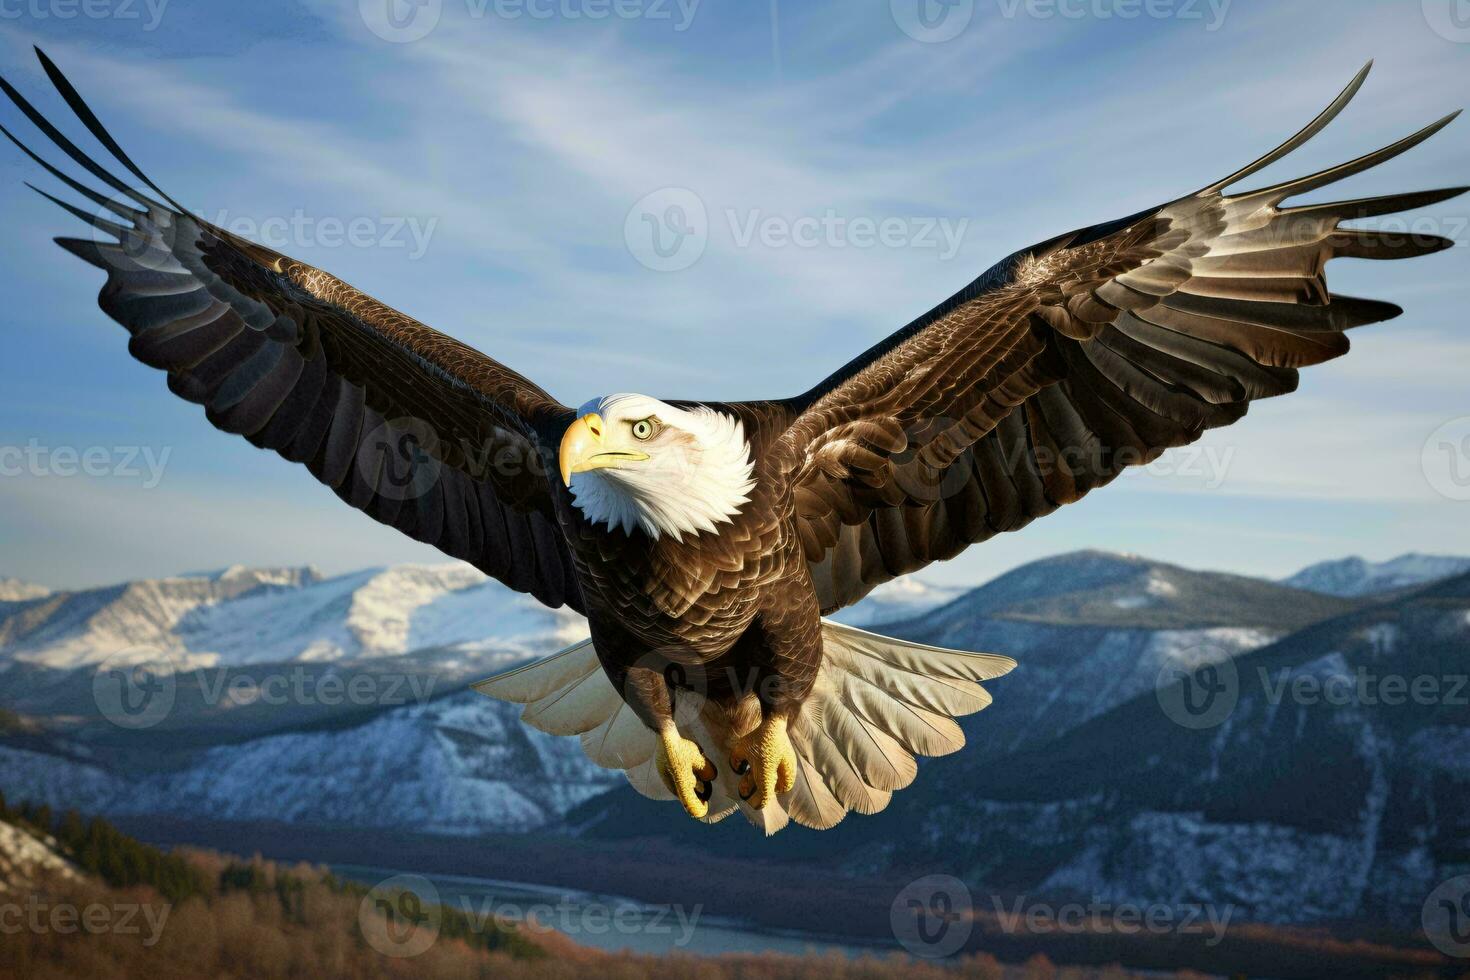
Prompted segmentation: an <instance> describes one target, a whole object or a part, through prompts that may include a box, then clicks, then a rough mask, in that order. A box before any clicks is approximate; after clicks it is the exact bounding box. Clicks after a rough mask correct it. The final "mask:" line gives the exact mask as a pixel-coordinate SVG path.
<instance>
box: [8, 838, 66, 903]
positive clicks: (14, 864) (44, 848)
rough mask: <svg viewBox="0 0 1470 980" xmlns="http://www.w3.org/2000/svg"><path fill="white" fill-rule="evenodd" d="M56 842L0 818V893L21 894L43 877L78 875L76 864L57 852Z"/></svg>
mask: <svg viewBox="0 0 1470 980" xmlns="http://www.w3.org/2000/svg"><path fill="white" fill-rule="evenodd" d="M55 844H56V841H54V840H52V839H51V838H49V837H48V838H44V839H43V838H40V837H37V836H36V835H34V834H32V833H31V832H30V831H28V830H23V829H22V828H20V827H17V826H15V825H14V824H10V823H6V822H5V821H3V820H0V895H4V894H6V893H7V892H8V893H11V894H16V895H19V894H24V893H25V892H27V891H29V890H31V889H32V888H34V887H36V885H37V883H38V882H39V881H40V880H41V879H43V878H63V879H68V880H72V881H75V880H78V879H80V878H81V874H80V873H79V872H78V871H77V868H76V865H74V864H72V863H71V862H70V861H68V860H67V859H66V858H64V857H62V856H61V855H60V854H59V853H57V851H56V847H55Z"/></svg>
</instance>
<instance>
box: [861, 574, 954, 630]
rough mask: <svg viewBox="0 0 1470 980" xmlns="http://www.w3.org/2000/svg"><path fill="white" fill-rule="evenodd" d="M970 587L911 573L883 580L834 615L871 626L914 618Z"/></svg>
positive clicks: (948, 600)
mask: <svg viewBox="0 0 1470 980" xmlns="http://www.w3.org/2000/svg"><path fill="white" fill-rule="evenodd" d="M968 591H969V589H968V588H967V587H965V586H957V585H933V584H931V583H929V582H925V581H923V580H921V579H917V578H913V577H912V576H910V577H907V578H899V579H894V580H893V581H892V582H884V583H883V584H882V585H880V586H878V587H877V588H876V589H874V590H873V591H872V592H869V593H868V594H867V595H866V596H865V597H863V600H862V601H861V602H859V603H858V604H857V605H855V606H850V607H848V608H847V609H842V610H839V611H838V612H837V614H836V615H834V616H832V618H833V619H835V620H836V621H837V622H839V623H846V624H847V625H848V626H858V627H861V628H863V629H869V628H871V627H874V626H877V625H880V624H882V623H896V622H899V621H900V620H905V619H913V618H914V617H915V616H918V615H920V614H922V613H926V612H928V611H929V610H931V609H937V608H939V607H940V606H942V605H944V604H945V603H947V602H953V601H954V600H955V599H958V598H959V597H960V596H962V595H964V594H965V593H966V592H968Z"/></svg>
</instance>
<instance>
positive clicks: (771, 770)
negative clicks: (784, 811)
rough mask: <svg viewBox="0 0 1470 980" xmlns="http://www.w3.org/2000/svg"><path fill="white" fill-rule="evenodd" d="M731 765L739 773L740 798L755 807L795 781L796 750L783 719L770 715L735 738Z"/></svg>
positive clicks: (766, 801)
mask: <svg viewBox="0 0 1470 980" xmlns="http://www.w3.org/2000/svg"><path fill="white" fill-rule="evenodd" d="M730 765H731V767H733V768H734V770H735V772H737V773H739V774H740V785H739V787H738V788H739V790H740V798H741V799H743V800H745V801H747V802H748V803H749V804H750V805H751V806H752V807H754V808H755V809H757V810H761V809H764V808H765V805H766V804H767V803H769V802H770V801H771V800H772V798H774V797H775V796H776V795H778V794H780V793H788V792H790V791H791V787H793V786H795V785H796V750H795V749H794V748H792V747H791V738H790V736H788V735H787V734H786V719H785V717H784V716H782V715H769V716H767V717H766V718H765V720H763V721H762V722H761V723H760V724H759V725H757V726H756V728H755V730H754V731H752V732H750V733H749V734H747V735H745V736H743V737H741V738H738V739H736V740H735V745H734V747H733V748H732V749H731V751H730Z"/></svg>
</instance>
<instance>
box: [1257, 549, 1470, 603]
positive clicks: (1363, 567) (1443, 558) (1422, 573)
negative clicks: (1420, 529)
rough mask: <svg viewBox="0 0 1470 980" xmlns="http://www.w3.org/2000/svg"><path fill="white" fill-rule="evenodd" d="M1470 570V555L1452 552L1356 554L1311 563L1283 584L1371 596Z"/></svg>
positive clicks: (1345, 594) (1327, 592) (1318, 590)
mask: <svg viewBox="0 0 1470 980" xmlns="http://www.w3.org/2000/svg"><path fill="white" fill-rule="evenodd" d="M1465 572H1470V558H1461V557H1456V556H1452V555H1420V554H1407V555H1400V556H1399V557H1397V558H1395V559H1393V560H1392V561H1383V562H1370V561H1367V560H1365V559H1363V558H1359V557H1357V556H1356V555H1355V556H1353V557H1350V558H1342V559H1339V560H1337V561H1324V562H1319V563H1318V564H1316V565H1310V566H1308V567H1307V568H1304V569H1302V570H1301V571H1299V572H1297V573H1296V574H1295V575H1292V576H1291V577H1289V578H1285V579H1282V584H1283V585H1290V586H1292V587H1293V588H1297V589H1306V590H1308V591H1311V592H1321V593H1324V594H1326V595H1336V596H1370V595H1380V594H1382V593H1385V592H1393V591H1396V590H1398V589H1404V588H1410V587H1412V586H1416V585H1426V584H1428V583H1430V582H1437V581H1439V580H1441V579H1447V578H1450V577H1452V576H1455V575H1462V574H1464V573H1465Z"/></svg>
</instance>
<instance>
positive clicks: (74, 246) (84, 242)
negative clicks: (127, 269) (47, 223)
mask: <svg viewBox="0 0 1470 980" xmlns="http://www.w3.org/2000/svg"><path fill="white" fill-rule="evenodd" d="M51 240H52V241H53V242H55V243H56V244H58V245H60V246H61V247H62V248H64V249H66V250H67V251H68V252H70V253H71V254H73V255H75V256H76V257H77V258H79V259H81V260H82V261H83V262H85V263H87V264H88V265H94V266H96V267H97V268H99V269H102V270H104V271H110V270H111V269H112V263H110V262H108V261H107V259H106V258H104V257H103V255H102V246H100V245H99V244H98V243H96V242H94V241H91V240H89V239H86V238H53V239H51Z"/></svg>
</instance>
